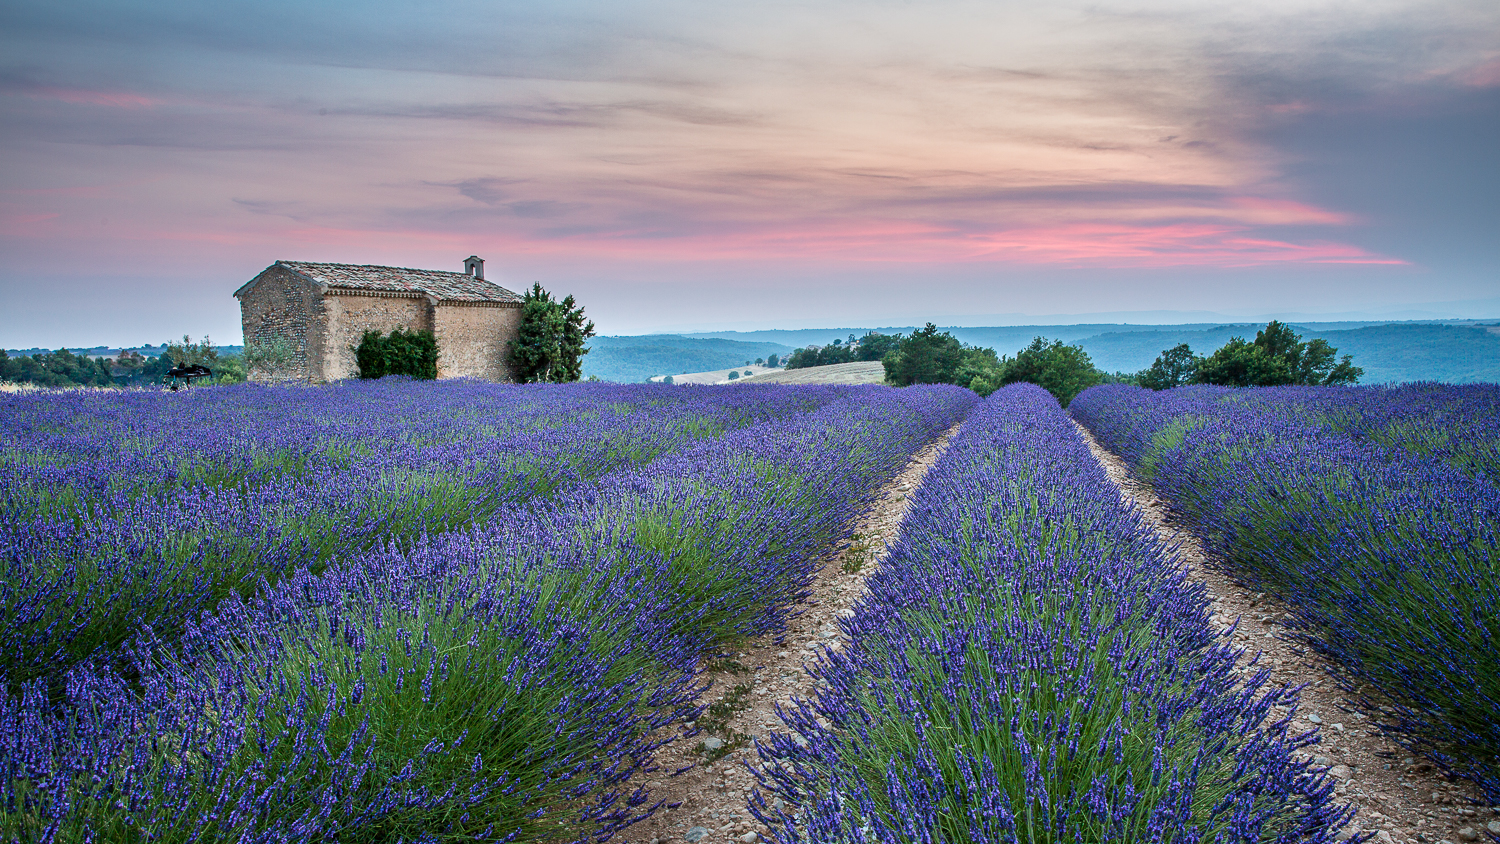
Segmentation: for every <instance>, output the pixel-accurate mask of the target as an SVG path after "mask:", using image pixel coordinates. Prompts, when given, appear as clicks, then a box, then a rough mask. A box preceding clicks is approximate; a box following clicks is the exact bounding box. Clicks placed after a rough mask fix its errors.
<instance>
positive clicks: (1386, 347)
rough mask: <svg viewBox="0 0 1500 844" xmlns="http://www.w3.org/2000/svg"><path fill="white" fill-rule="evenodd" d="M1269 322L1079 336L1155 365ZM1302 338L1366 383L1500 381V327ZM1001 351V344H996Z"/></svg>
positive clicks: (1131, 368) (1111, 366)
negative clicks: (1166, 354) (1344, 359)
mask: <svg viewBox="0 0 1500 844" xmlns="http://www.w3.org/2000/svg"><path fill="white" fill-rule="evenodd" d="M1264 327H1265V326H1264V325H1220V326H1214V327H1212V328H1208V329H1201V330H1198V331H1183V330H1181V327H1180V326H1171V327H1169V328H1162V329H1158V330H1155V331H1136V332H1130V333H1120V332H1111V333H1108V334H1100V335H1097V336H1094V337H1088V338H1085V339H1083V340H1081V341H1078V342H1079V345H1081V346H1082V347H1083V350H1084V351H1086V352H1088V353H1089V357H1091V358H1093V359H1094V365H1095V366H1098V367H1099V368H1100V369H1103V370H1106V371H1108V372H1138V371H1140V370H1142V369H1145V368H1146V367H1148V366H1150V365H1151V362H1152V361H1154V360H1156V356H1157V355H1159V354H1161V353H1162V351H1163V350H1165V349H1170V348H1172V347H1173V346H1175V345H1177V344H1178V343H1187V344H1188V345H1189V346H1191V347H1192V349H1193V351H1194V352H1197V353H1198V354H1200V355H1203V354H1208V353H1210V352H1212V351H1214V350H1215V349H1217V348H1219V347H1220V346H1222V345H1224V344H1225V343H1227V342H1229V339H1230V338H1231V337H1243V338H1245V339H1246V340H1253V339H1255V332H1256V331H1257V330H1259V329H1261V328H1264ZM1293 327H1294V328H1295V329H1296V330H1297V332H1298V333H1299V334H1301V335H1302V339H1304V340H1311V339H1313V338H1317V337H1321V338H1322V339H1324V340H1327V341H1328V343H1329V344H1330V345H1332V346H1334V347H1335V348H1337V349H1338V350H1339V354H1340V355H1346V354H1347V355H1353V356H1354V363H1355V365H1356V366H1360V367H1363V368H1364V370H1365V374H1364V377H1363V378H1361V379H1360V383H1361V384H1385V383H1390V382H1403V381H1444V382H1448V383H1452V384H1467V383H1473V382H1476V381H1487V382H1500V333H1496V332H1495V331H1493V330H1491V329H1489V328H1484V327H1479V326H1467V325H1465V326H1458V325H1432V324H1424V323H1395V324H1389V325H1372V326H1365V327H1362V328H1353V329H1345V330H1333V331H1330V330H1315V329H1314V330H1310V329H1309V327H1308V326H1301V325H1294V326H1293ZM996 350H997V351H1000V349H998V348H997V349H996Z"/></svg>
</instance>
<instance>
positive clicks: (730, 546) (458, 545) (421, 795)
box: [0, 387, 975, 842]
mask: <svg viewBox="0 0 1500 844" xmlns="http://www.w3.org/2000/svg"><path fill="white" fill-rule="evenodd" d="M554 389H556V388H554ZM840 396H841V397H840V398H839V399H838V400H837V401H834V402H832V403H829V404H828V405H827V406H826V407H824V408H823V409H821V410H818V411H815V412H813V413H811V414H808V415H804V416H796V417H792V418H786V419H781V420H773V421H770V422H766V423H763V424H759V425H752V426H748V427H744V428H741V429H739V430H736V431H732V432H730V433H728V434H726V435H725V436H723V437H721V438H718V439H714V440H707V441H702V442H699V443H697V444H695V445H692V446H690V447H688V448H686V449H685V450H683V451H682V452H681V453H680V454H677V455H671V456H667V457H665V458H659V459H657V460H655V461H654V462H651V463H648V464H645V465H643V466H639V467H633V468H626V469H622V470H619V471H617V472H614V473H611V474H608V475H605V476H603V477H601V478H599V479H597V480H596V481H595V482H594V483H591V484H577V485H574V486H572V487H570V488H568V489H566V490H562V491H560V492H559V493H558V494H557V495H555V496H553V497H551V498H549V499H541V500H533V501H530V502H528V503H526V504H525V505H524V506H520V505H509V506H506V507H504V508H502V509H501V510H499V511H497V513H496V514H495V515H494V517H493V518H490V519H487V520H485V521H483V522H481V523H478V524H474V525H471V526H468V527H465V528H461V529H458V530H454V531H450V532H448V533H445V534H440V535H429V536H426V537H420V538H418V539H417V540H416V541H414V542H409V543H399V542H385V543H379V544H377V546H376V547H373V548H371V549H369V550H367V551H364V552H362V553H360V554H357V555H353V556H350V557H348V558H341V559H337V560H334V561H333V562H331V563H330V564H329V565H328V566H327V567H326V568H325V569H324V570H323V571H321V572H317V573H314V572H311V571H309V570H307V569H306V568H300V569H297V570H294V571H293V572H291V573H289V574H288V575H287V576H285V577H284V578H282V579H281V580H280V581H278V582H275V583H272V582H266V583H264V584H262V586H261V588H260V589H259V590H257V591H255V592H253V593H251V594H250V596H249V597H248V598H242V597H239V596H236V595H231V596H230V597H229V598H228V599H226V601H225V602H224V603H222V604H221V605H220V606H219V607H218V609H217V610H216V611H215V612H214V613H212V614H210V615H207V616H205V617H204V618H202V619H201V620H199V621H196V622H194V623H190V624H187V625H185V627H184V629H183V630H182V631H181V633H180V635H178V636H176V637H175V638H174V639H172V640H163V641H159V642H136V643H133V644H132V645H131V646H130V647H129V649H128V655H129V657H130V660H131V663H132V665H134V667H135V671H136V674H137V675H138V676H137V677H136V678H135V679H134V681H133V682H132V683H128V684H127V683H123V682H121V681H120V680H119V679H118V678H116V677H115V676H114V675H113V674H112V673H111V672H109V671H108V670H106V669H105V668H103V667H101V666H97V665H81V666H76V667H74V668H72V669H70V670H69V671H67V672H66V673H65V674H64V676H63V683H62V685H63V687H64V689H65V697H66V701H65V705H61V706H60V705H58V703H57V701H56V700H55V695H53V694H51V693H50V692H49V691H48V690H47V689H46V688H45V686H46V683H45V681H44V680H43V679H37V680H33V681H30V682H27V683H23V684H22V686H21V693H20V694H18V695H14V696H10V697H7V698H6V699H5V700H4V703H3V705H0V736H3V737H4V738H3V739H0V789H3V790H0V832H3V833H4V834H5V835H6V836H7V837H8V838H12V839H24V840H33V839H37V840H47V841H84V840H112V841H113V840H120V841H132V840H141V841H144V840H151V841H198V840H207V841H214V840H219V841H268V842H269V841H291V840H297V841H335V840H337V841H366V840H368V841H376V840H380V841H385V840H410V841H448V840H464V841H473V840H478V841H527V840H570V841H581V840H585V839H594V840H604V839H607V838H608V837H609V836H610V835H612V834H614V833H616V832H618V831H619V830H620V829H622V828H625V827H626V826H628V825H629V824H631V823H633V822H635V821H637V820H639V819H640V818H641V817H643V816H646V815H648V814H649V813H650V812H651V811H653V809H654V806H655V804H652V803H651V802H650V797H649V795H647V794H646V793H644V792H639V791H637V792H630V793H625V792H624V791H622V790H621V784H622V783H623V782H624V780H625V778H626V777H628V775H629V774H630V773H631V772H633V771H635V770H638V769H639V768H640V767H641V766H644V765H648V764H649V763H650V759H651V755H652V751H653V750H654V749H655V747H656V746H657V745H658V743H659V742H660V741H662V740H663V738H664V731H663V728H664V727H665V725H667V724H669V723H671V722H673V721H674V720H682V719H684V718H687V717H689V716H690V715H691V714H694V713H696V711H697V704H696V696H697V695H698V694H699V693H700V692H701V688H700V686H699V679H698V678H699V676H700V675H699V674H698V668H697V664H698V662H699V660H700V659H701V657H702V656H704V655H705V654H706V653H709V652H711V651H712V649H713V648H714V647H715V646H716V645H717V644H719V643H722V642H723V641H725V640H726V639H731V638H733V637H735V636H740V635H745V634H747V633H753V632H759V631H761V630H765V629H774V628H775V627H777V626H779V625H780V624H782V623H783V621H784V618H785V616H786V613H787V612H788V611H789V610H790V609H791V607H792V606H793V604H794V602H795V601H796V599H797V598H798V597H799V595H800V594H801V593H802V591H803V590H804V589H805V588H806V578H807V574H808V573H809V571H810V560H812V559H814V558H815V557H816V556H817V555H818V554H819V553H821V552H822V551H823V550H824V549H826V547H828V546H829V545H830V544H831V543H832V542H833V541H835V540H836V539H837V538H838V537H839V536H840V535H841V533H842V532H843V531H844V530H845V529H846V526H847V523H848V522H849V520H850V517H851V516H852V515H853V514H854V512H855V511H856V509H857V508H858V507H859V506H860V505H861V503H862V502H863V501H864V500H865V499H866V498H867V497H868V496H870V495H871V494H873V491H874V490H875V489H877V488H878V486H879V484H880V483H881V482H882V481H883V480H884V479H885V477H887V476H888V475H889V474H890V473H891V472H893V471H894V470H895V468H897V467H899V465H900V464H901V462H902V461H904V460H905V459H906V456H907V455H908V454H909V453H910V452H911V451H913V450H915V449H916V448H918V447H920V446H921V445H922V444H924V443H925V442H927V441H930V440H931V439H932V438H933V437H934V436H936V434H937V433H938V432H940V431H941V430H943V429H944V428H946V427H947V426H949V425H951V424H952V423H953V422H955V421H956V420H957V419H958V418H960V417H961V416H962V415H963V414H964V413H965V412H967V410H968V409H969V408H970V407H971V406H972V404H973V402H974V400H975V399H974V396H973V394H971V393H968V392H967V391H964V390H959V389H956V388H950V387H929V388H921V389H915V390H907V391H892V390H887V389H882V388H850V389H845V390H842V391H840ZM747 573H748V574H747Z"/></svg>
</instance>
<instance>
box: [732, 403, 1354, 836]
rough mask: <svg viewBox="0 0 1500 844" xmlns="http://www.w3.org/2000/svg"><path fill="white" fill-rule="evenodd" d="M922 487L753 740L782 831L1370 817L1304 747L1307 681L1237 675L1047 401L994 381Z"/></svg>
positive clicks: (1112, 831) (1119, 826) (1276, 831)
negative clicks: (837, 638)
mask: <svg viewBox="0 0 1500 844" xmlns="http://www.w3.org/2000/svg"><path fill="white" fill-rule="evenodd" d="M913 501H914V503H913V509H912V511H911V514H910V515H909V516H908V519H907V522H906V523H905V524H904V525H903V528H902V533H901V536H900V538H899V540H898V542H897V544H896V546H895V549H894V551H893V553H892V555H891V556H890V557H888V558H887V559H886V561H885V562H884V563H883V564H882V566H881V568H880V570H879V571H878V572H876V573H875V574H874V575H872V577H871V579H870V581H869V586H870V593H869V596H868V597H867V598H866V599H864V600H862V601H861V602H860V603H859V604H858V605H857V606H856V608H855V614H854V616H853V617H852V618H851V619H850V620H848V621H847V622H845V623H844V624H843V627H844V629H845V631H846V632H847V633H848V634H849V635H850V637H851V638H852V642H851V644H850V645H849V646H848V647H847V648H844V649H841V650H836V651H834V650H830V651H828V652H826V653H825V654H824V655H823V657H822V658H821V659H820V660H819V662H818V663H817V666H816V667H815V669H814V673H815V674H816V675H817V676H818V679H819V680H820V681H821V682H822V684H823V687H822V688H821V690H820V691H818V692H817V693H816V695H815V696H814V698H813V699H812V700H811V701H802V702H799V703H798V704H797V705H796V706H795V707H794V708H792V709H791V710H788V711H784V712H783V713H782V717H783V719H784V720H785V722H786V724H787V726H788V727H789V728H790V732H789V733H777V734H773V735H772V737H771V738H770V740H769V741H768V742H766V743H763V744H761V745H759V747H758V749H759V751H760V753H761V757H762V760H763V762H764V763H765V764H764V765H763V766H762V768H761V770H760V771H759V772H758V776H759V778H760V782H761V784H762V786H763V787H764V788H765V789H766V790H767V791H768V792H770V794H771V795H774V796H779V797H780V798H782V800H783V801H784V802H785V803H786V804H790V807H789V808H787V809H786V810H785V811H782V812H775V811H772V810H771V809H770V807H769V805H768V803H767V799H766V796H765V795H757V796H756V798H755V799H754V800H753V801H752V805H751V811H752V812H754V813H756V814H757V816H758V817H760V818H762V819H763V820H765V821H767V822H768V823H770V824H772V826H773V829H775V830H776V839H777V840H778V841H779V842H788V844H789V843H790V842H800V841H804V840H805V841H813V842H832V841H840V842H842V841H860V842H895V841H924V842H926V841H945V842H961V841H976V842H977V841H984V842H989V841H1024V842H1064V841H1066V842H1075V841H1089V842H1105V841H1118V842H1126V841H1131V842H1134V841H1221V842H1271V841H1276V842H1294V841H1299V842H1300V841H1312V842H1318V841H1330V840H1332V838H1331V835H1332V833H1333V832H1334V831H1335V830H1336V829H1338V828H1339V827H1340V826H1342V825H1343V823H1344V822H1346V821H1347V819H1348V818H1349V817H1350V816H1351V815H1352V809H1350V808H1349V807H1346V806H1336V805H1334V804H1333V803H1332V802H1331V793H1332V786H1331V783H1330V782H1329V781H1328V780H1327V778H1326V776H1324V775H1323V774H1321V773H1319V772H1317V771H1315V770H1314V769H1312V768H1310V767H1309V765H1308V763H1306V762H1299V761H1297V760H1296V759H1295V758H1294V756H1293V753H1292V751H1293V750H1295V749H1297V748H1299V747H1302V746H1304V745H1306V744H1308V743H1309V742H1311V741H1313V740H1314V739H1313V738H1312V737H1311V736H1309V735H1293V734H1291V733H1289V731H1288V724H1289V722H1290V718H1291V713H1292V711H1294V709H1295V701H1296V695H1295V692H1294V691H1292V690H1288V689H1285V688H1271V689H1267V688H1265V674H1264V673H1263V672H1259V673H1256V672H1253V671H1252V672H1251V673H1249V674H1248V675H1241V674H1240V672H1239V671H1237V669H1236V668H1235V659H1236V654H1235V653H1234V652H1232V651H1231V650H1229V649H1228V648H1227V647H1225V646H1224V645H1223V644H1222V642H1221V641H1220V640H1219V639H1217V638H1216V636H1215V635H1214V634H1213V633H1212V631H1211V629H1210V626H1209V622H1208V618H1207V613H1206V609H1205V608H1206V604H1207V601H1206V598H1205V596H1204V593H1203V590H1202V588H1201V586H1199V585H1195V584H1193V583H1191V582H1190V581H1188V580H1187V579H1186V577H1185V574H1184V572H1183V571H1182V569H1181V568H1180V566H1179V565H1178V564H1177V563H1176V562H1175V561H1174V560H1173V558H1172V557H1171V555H1170V553H1169V552H1168V550H1167V549H1166V548H1164V547H1163V546H1162V545H1161V544H1160V543H1159V542H1158V541H1157V540H1156V538H1155V536H1154V534H1153V533H1152V532H1151V531H1150V530H1149V528H1148V527H1146V526H1145V525H1144V524H1143V523H1142V522H1141V519H1140V516H1139V514H1138V513H1136V512H1134V511H1132V510H1130V509H1129V508H1128V507H1126V506H1125V505H1124V504H1122V503H1121V501H1120V499H1119V495H1118V492H1117V491H1116V490H1115V488H1114V486H1113V485H1112V484H1111V483H1110V482H1109V480H1108V478H1107V477H1106V476H1105V475H1104V473H1103V470H1102V469H1101V468H1100V467H1099V466H1098V465H1097V463H1095V461H1094V460H1093V459H1092V457H1091V455H1090V454H1089V452H1088V449H1087V447H1086V446H1085V445H1084V444H1083V442H1082V441H1081V440H1080V438H1079V437H1078V436H1077V434H1076V432H1075V431H1074V430H1073V429H1072V427H1071V424H1070V422H1069V421H1068V419H1067V417H1066V416H1065V415H1064V414H1063V412H1062V411H1061V409H1060V408H1059V407H1058V405H1057V402H1056V401H1055V400H1054V399H1052V397H1051V396H1050V395H1048V394H1047V393H1045V392H1044V391H1042V390H1041V389H1039V388H1036V387H1032V386H1030V385H1017V386H1013V387H1010V388H1007V389H1005V390H1002V391H999V392H997V393H996V394H994V395H993V396H991V398H990V399H989V400H988V401H987V402H986V403H985V404H984V405H982V406H981V407H980V408H979V409H977V410H976V411H975V412H974V413H973V414H972V415H971V416H970V418H969V420H968V421H967V422H966V423H965V425H964V428H963V429H962V430H961V431H960V432H959V434H958V436H957V437H956V438H955V439H954V441H953V442H952V444H951V445H950V447H949V449H948V451H947V452H946V453H945V454H944V455H943V457H942V458H941V459H940V461H939V462H938V464H937V465H936V466H935V467H934V468H933V470H932V471H931V473H930V474H929V475H928V479H927V480H926V482H925V483H924V485H923V486H922V488H921V489H920V490H919V491H918V492H917V494H916V496H915V497H914V499H913Z"/></svg>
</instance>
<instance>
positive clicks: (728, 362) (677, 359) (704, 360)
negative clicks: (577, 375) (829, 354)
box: [583, 334, 792, 384]
mask: <svg viewBox="0 0 1500 844" xmlns="http://www.w3.org/2000/svg"><path fill="white" fill-rule="evenodd" d="M791 352H792V347H791V346H784V345H782V344H780V343H766V342H745V341H740V340H723V339H718V338H710V337H682V336H680V335H676V334H646V335H643V336H639V337H595V338H593V339H592V340H590V341H589V353H588V354H586V355H584V356H583V375H584V377H585V378H587V377H588V376H591V375H592V376H596V377H598V378H602V379H604V380H605V381H617V382H619V383H622V384H633V383H637V382H640V381H645V380H646V379H647V378H650V377H651V376H653V375H675V374H677V373H681V372H708V371H712V370H716V369H728V368H729V367H732V366H739V365H742V364H743V363H744V362H745V361H747V360H752V361H753V360H755V359H756V358H764V357H769V356H770V355H787V354H790V353H791Z"/></svg>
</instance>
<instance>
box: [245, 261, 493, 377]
mask: <svg viewBox="0 0 1500 844" xmlns="http://www.w3.org/2000/svg"><path fill="white" fill-rule="evenodd" d="M234 295H235V298H237V299H239V300H240V316H241V320H242V322H243V324H244V330H245V342H246V344H247V345H248V344H252V343H259V342H264V341H268V340H271V339H274V338H277V337H281V338H285V339H286V340H289V341H290V342H291V344H292V346H293V347H294V348H295V349H296V358H295V361H294V363H293V365H292V367H291V369H292V370H293V371H292V372H289V373H287V374H290V375H296V376H297V377H301V378H305V379H308V380H311V381H333V380H336V379H339V378H350V377H353V376H354V375H357V374H358V371H357V367H356V365H355V361H354V347H355V346H356V345H358V343H359V341H360V338H361V337H362V336H363V335H364V332H365V331H366V330H371V329H373V330H375V331H380V332H382V333H386V332H390V331H392V330H394V329H397V328H404V329H406V330H408V331H416V330H422V329H427V330H430V331H432V332H433V333H434V334H435V335H436V336H437V346H438V377H439V378H461V377H465V376H467V377H473V378H485V379H488V380H491V381H514V380H515V378H514V376H513V373H512V370H511V367H510V352H509V349H510V341H511V340H512V339H514V338H515V336H516V330H517V328H518V327H519V325H520V321H521V297H520V296H518V295H516V294H515V293H512V292H511V291H509V290H506V289H505V288H503V287H501V286H499V285H498V284H495V283H493V282H489V281H485V280H484V261H482V260H480V259H479V258H476V257H473V256H470V257H469V258H468V260H466V261H464V272H461V273H451V272H443V271H441V270H411V269H405V268H403V267H372V266H365V265H361V264H315V263H311V262H308V261H277V262H276V263H274V264H272V265H271V266H269V267H266V269H265V270H264V271H262V272H261V274H260V275H258V276H256V277H255V278H252V279H250V281H249V282H248V283H246V284H245V286H244V287H241V288H240V289H239V290H236V291H235V292H234Z"/></svg>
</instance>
